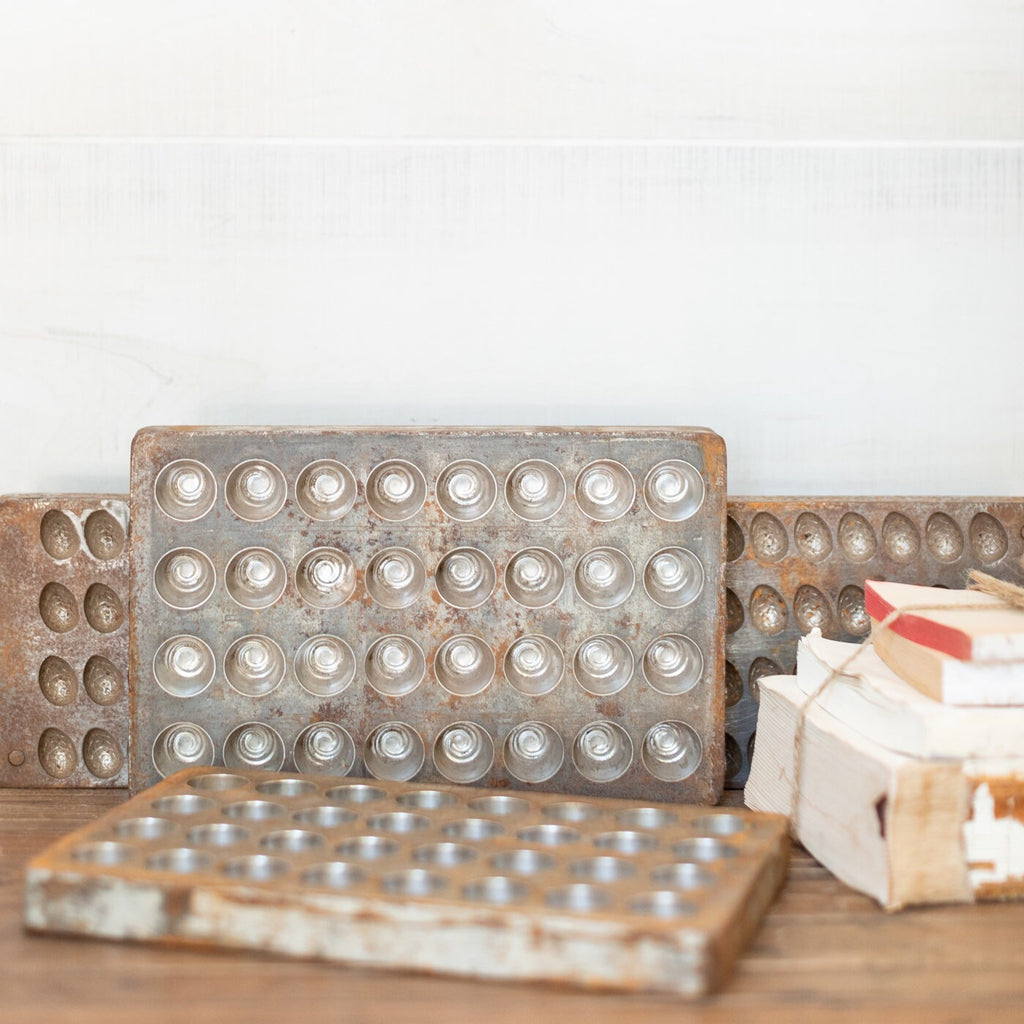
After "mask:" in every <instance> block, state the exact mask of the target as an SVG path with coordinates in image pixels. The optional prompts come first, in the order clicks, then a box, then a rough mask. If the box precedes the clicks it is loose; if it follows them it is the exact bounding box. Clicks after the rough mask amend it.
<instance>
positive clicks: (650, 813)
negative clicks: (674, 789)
mask: <svg viewBox="0 0 1024 1024" xmlns="http://www.w3.org/2000/svg"><path fill="white" fill-rule="evenodd" d="M615 820H616V821H617V822H618V823H619V824H620V825H622V826H624V827H625V828H647V829H655V830H656V829H659V828H668V827H669V826H670V825H675V824H678V822H679V815H677V814H674V813H673V812H672V811H666V810H665V809H664V808H662V807H630V808H629V809H628V810H625V811H619V813H618V814H617V815H616V816H615Z"/></svg>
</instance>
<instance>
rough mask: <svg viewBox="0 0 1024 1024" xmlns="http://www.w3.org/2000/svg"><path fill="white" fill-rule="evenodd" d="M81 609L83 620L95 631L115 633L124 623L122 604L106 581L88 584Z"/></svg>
mask: <svg viewBox="0 0 1024 1024" xmlns="http://www.w3.org/2000/svg"><path fill="white" fill-rule="evenodd" d="M82 609H83V611H84V612H85V621H86V622H88V623H89V625H90V626H92V628H93V629H95V630H96V632H97V633H116V632H117V631H118V630H119V629H120V628H121V627H122V626H123V625H124V605H123V604H122V603H121V598H119V597H118V596H117V594H116V593H115V592H114V591H113V590H111V589H110V587H108V586H107V585H106V583H92V584H90V586H89V589H88V590H86V592H85V598H84V599H83V601H82Z"/></svg>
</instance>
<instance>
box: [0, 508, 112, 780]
mask: <svg viewBox="0 0 1024 1024" xmlns="http://www.w3.org/2000/svg"><path fill="white" fill-rule="evenodd" d="M127 518H128V507H127V503H126V501H125V500H123V499H117V498H106V497H101V496H98V495H89V496H72V495H68V496H57V495H51V496H31V497H17V496H15V497H11V498H7V499H4V500H3V503H2V507H0V530H2V532H3V535H4V543H3V558H4V559H5V560H6V561H7V562H8V567H9V571H8V572H6V573H5V574H4V575H5V577H6V579H7V581H8V583H7V584H6V586H7V594H6V600H5V602H4V611H3V617H4V620H5V622H4V628H3V632H4V640H3V643H4V646H6V647H8V648H9V651H8V653H7V655H6V656H5V665H6V667H7V668H8V671H9V675H8V680H7V687H6V689H5V693H4V695H3V697H2V698H0V708H2V711H3V722H4V729H3V733H4V746H5V748H6V749H5V751H4V763H3V765H2V766H0V784H4V785H14V786H40V785H67V786H79V785H121V786H123V785H125V784H126V781H127V778H126V776H127V771H126V757H125V742H126V739H127V731H128V729H127V717H128V698H127V686H126V668H127V661H128V658H127V654H128V627H127V622H126V608H127V594H126V590H127V582H128V567H127V559H128V552H127V541H126V533H125V527H126V525H127Z"/></svg>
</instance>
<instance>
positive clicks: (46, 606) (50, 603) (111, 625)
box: [39, 582, 125, 633]
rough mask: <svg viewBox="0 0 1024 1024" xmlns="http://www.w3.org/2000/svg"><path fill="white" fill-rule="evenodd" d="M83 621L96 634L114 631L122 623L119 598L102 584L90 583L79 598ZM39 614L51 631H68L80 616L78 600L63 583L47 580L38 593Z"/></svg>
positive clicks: (122, 615) (76, 623) (122, 610)
mask: <svg viewBox="0 0 1024 1024" xmlns="http://www.w3.org/2000/svg"><path fill="white" fill-rule="evenodd" d="M82 610H83V611H84V612H85V621H86V622H88V623H89V625H90V626H92V628H93V629H95V630H96V632H97V633H115V632H116V631H117V630H119V629H120V628H121V627H122V626H123V625H124V618H125V616H124V605H123V604H122V603H121V598H119V597H118V596H117V594H116V593H115V592H114V591H113V590H111V589H110V587H108V586H107V585H106V584H105V583H92V584H90V585H89V588H88V589H87V590H86V592H85V598H84V599H83V601H82ZM39 615H40V616H41V618H42V620H43V622H44V623H45V624H46V626H47V628H48V629H51V630H53V632H54V633H68V632H70V631H71V630H72V629H74V628H75V627H76V626H77V625H78V623H79V622H80V621H81V618H80V616H79V614H78V601H77V600H76V599H75V595H74V594H73V593H72V592H71V591H70V590H69V589H68V588H67V587H66V586H64V584H63V583H56V582H50V583H47V584H46V585H45V586H44V587H43V589H42V592H41V593H40V595H39Z"/></svg>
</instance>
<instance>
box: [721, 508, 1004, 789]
mask: <svg viewBox="0 0 1024 1024" xmlns="http://www.w3.org/2000/svg"><path fill="white" fill-rule="evenodd" d="M728 511H729V517H728V539H727V556H726V557H727V564H726V570H725V580H726V587H727V589H726V614H725V628H726V638H725V649H726V664H725V699H726V711H725V728H726V736H725V761H726V785H727V786H729V787H737V788H738V787H741V786H742V785H743V783H744V782H745V781H746V779H747V775H748V773H749V771H750V754H751V751H752V749H753V743H754V734H755V731H756V727H757V707H758V703H757V702H758V691H757V680H758V679H759V678H760V677H762V676H766V675H778V674H780V673H791V672H793V671H795V666H796V644H797V640H798V639H799V637H801V636H802V635H804V634H805V633H807V632H809V631H810V630H811V629H812V628H814V627H815V626H817V627H818V628H820V629H821V631H822V634H823V635H824V636H826V637H828V638H829V639H833V640H845V641H847V642H856V641H860V640H863V639H864V638H865V637H866V636H867V635H868V633H869V632H870V626H871V624H870V621H869V619H868V617H867V615H866V613H865V611H864V590H863V585H864V581H865V580H868V579H883V580H894V581H897V582H901V583H921V584H927V585H935V586H943V587H951V588H957V587H963V586H965V585H966V578H967V573H968V571H969V570H970V569H983V570H985V571H986V572H988V573H990V574H992V575H995V576H999V577H1002V578H1004V579H1008V580H1012V581H1013V582H1016V583H1020V582H1024V573H1022V571H1021V569H1020V564H1019V560H1020V556H1021V554H1022V552H1024V536H1022V528H1024V498H941V497H928V498H897V497H862V498H813V497H812V498H789V497H786V498H735V499H731V500H730V501H729V503H728Z"/></svg>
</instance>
